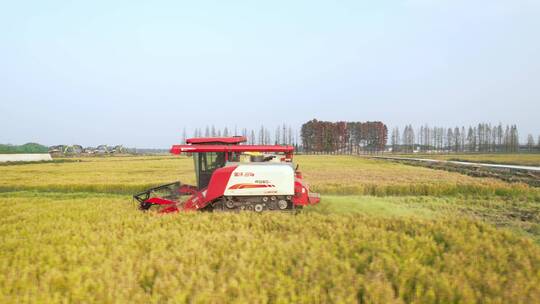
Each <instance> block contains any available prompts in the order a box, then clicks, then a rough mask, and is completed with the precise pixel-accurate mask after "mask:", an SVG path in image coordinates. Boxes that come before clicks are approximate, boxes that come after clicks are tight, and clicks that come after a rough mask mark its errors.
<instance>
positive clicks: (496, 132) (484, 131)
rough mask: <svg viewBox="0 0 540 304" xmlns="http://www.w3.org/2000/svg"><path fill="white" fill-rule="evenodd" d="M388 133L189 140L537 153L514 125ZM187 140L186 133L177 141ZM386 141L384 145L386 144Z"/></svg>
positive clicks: (382, 128)
mask: <svg viewBox="0 0 540 304" xmlns="http://www.w3.org/2000/svg"><path fill="white" fill-rule="evenodd" d="M388 133H389V132H388V128H387V126H386V125H385V124H384V123H382V122H380V121H368V122H346V121H338V122H331V121H322V120H317V119H313V120H310V121H308V122H306V123H304V124H302V126H301V128H300V131H299V132H298V130H297V129H295V128H293V127H292V126H291V125H287V124H282V125H278V126H276V127H275V128H267V127H266V126H264V125H261V127H260V128H255V129H248V128H241V129H240V128H237V127H234V128H228V127H224V128H216V127H215V126H213V125H209V126H206V127H204V128H195V129H193V130H192V133H191V136H192V137H228V136H235V135H242V136H245V137H246V138H247V144H251V145H292V146H294V147H295V149H296V150H297V151H299V152H304V153H332V154H360V153H375V152H380V151H385V150H387V151H391V152H398V153H411V152H434V153H439V152H444V153H449V152H484V153H490V152H506V153H514V152H518V151H530V152H540V136H538V137H537V140H535V138H534V136H533V135H532V134H529V135H528V136H527V137H526V142H525V143H520V140H519V131H518V128H517V126H516V125H515V124H511V125H502V124H498V125H497V124H495V125H492V124H490V123H479V124H477V125H470V126H456V127H452V128H448V127H440V126H429V125H423V126H420V127H419V128H415V127H413V126H412V125H411V124H409V125H406V126H405V127H404V128H403V129H402V130H401V129H400V128H399V127H394V128H392V130H391V134H390V138H388V135H389V134H388ZM186 138H188V134H187V132H186V129H185V128H184V131H183V134H182V141H183V142H185V139H186ZM388 141H389V143H388Z"/></svg>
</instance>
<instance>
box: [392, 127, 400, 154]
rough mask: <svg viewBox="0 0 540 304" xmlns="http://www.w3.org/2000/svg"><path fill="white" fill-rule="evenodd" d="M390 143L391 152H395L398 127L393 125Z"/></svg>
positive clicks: (397, 141) (397, 142) (397, 144)
mask: <svg viewBox="0 0 540 304" xmlns="http://www.w3.org/2000/svg"><path fill="white" fill-rule="evenodd" d="M390 144H391V145H392V152H393V153H395V152H397V151H398V146H399V128H398V127H395V128H393V129H392V135H391V136H390Z"/></svg>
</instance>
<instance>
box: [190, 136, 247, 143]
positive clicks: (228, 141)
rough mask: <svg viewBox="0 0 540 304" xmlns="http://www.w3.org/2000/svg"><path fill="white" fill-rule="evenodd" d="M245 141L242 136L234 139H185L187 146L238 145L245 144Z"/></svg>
mask: <svg viewBox="0 0 540 304" xmlns="http://www.w3.org/2000/svg"><path fill="white" fill-rule="evenodd" d="M246 141H247V139H246V137H244V136H234V137H196V138H188V139H186V143H188V144H239V143H243V142H246Z"/></svg>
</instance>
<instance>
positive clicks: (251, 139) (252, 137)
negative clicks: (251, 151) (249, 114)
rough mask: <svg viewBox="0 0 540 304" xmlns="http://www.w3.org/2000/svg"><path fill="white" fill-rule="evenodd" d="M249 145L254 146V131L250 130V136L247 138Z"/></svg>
mask: <svg viewBox="0 0 540 304" xmlns="http://www.w3.org/2000/svg"><path fill="white" fill-rule="evenodd" d="M249 144H250V145H254V144H255V131H254V130H251V136H250V137H249Z"/></svg>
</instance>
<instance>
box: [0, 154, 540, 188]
mask: <svg viewBox="0 0 540 304" xmlns="http://www.w3.org/2000/svg"><path fill="white" fill-rule="evenodd" d="M296 163H297V164H299V165H300V170H301V171H303V173H304V174H305V175H306V176H307V177H308V181H309V182H310V184H311V186H312V188H313V189H314V190H316V191H319V192H321V193H327V194H366V195H455V194H485V195H491V194H497V195H516V194H520V195H530V194H531V193H532V194H533V195H536V194H538V193H539V192H538V191H532V192H531V191H530V188H529V187H527V186H526V185H524V184H508V183H505V182H503V181H500V180H497V179H489V178H474V177H469V176H465V175H462V174H459V173H451V172H445V171H439V170H432V169H428V168H418V167H412V166H407V165H403V164H396V163H391V162H386V161H381V160H372V159H365V158H359V157H352V156H297V157H296ZM0 173H1V174H2V176H1V178H0V191H2V190H4V191H6V190H8V191H12V190H40V191H58V192H70V191H98V192H107V193H122V194H129V193H133V192H136V191H139V190H141V189H145V188H148V187H151V186H155V185H158V184H162V183H167V182H172V181H177V180H181V181H182V182H184V183H194V173H193V164H192V160H191V159H190V158H187V157H172V156H171V157H168V156H157V157H104V158H84V159H81V162H66V163H54V164H46V163H45V164H43V163H42V164H28V165H24V166H0Z"/></svg>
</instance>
